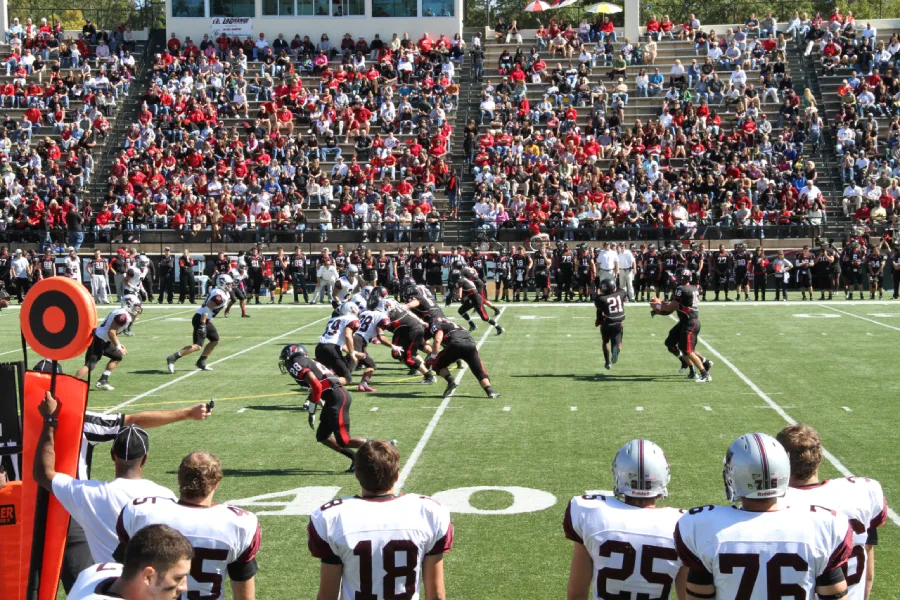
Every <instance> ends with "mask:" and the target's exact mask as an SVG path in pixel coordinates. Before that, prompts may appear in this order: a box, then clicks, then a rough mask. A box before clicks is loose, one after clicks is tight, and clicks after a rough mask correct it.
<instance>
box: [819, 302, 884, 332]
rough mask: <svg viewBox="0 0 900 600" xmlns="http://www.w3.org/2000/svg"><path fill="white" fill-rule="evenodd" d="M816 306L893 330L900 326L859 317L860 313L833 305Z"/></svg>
mask: <svg viewBox="0 0 900 600" xmlns="http://www.w3.org/2000/svg"><path fill="white" fill-rule="evenodd" d="M848 304H849V302H848ZM860 304H861V303H860ZM818 306H821V307H822V308H827V309H828V310H833V311H834V312H838V313H841V314H842V315H847V316H848V317H853V318H854V319H859V320H861V321H868V322H869V323H874V324H875V325H881V326H882V327H887V328H888V329H893V330H894V331H900V327H895V326H893V325H888V324H887V323H881V322H879V321H875V320H873V319H870V318H869V317H861V316H860V315H854V314H853V313H851V312H847V311H846V310H841V309H839V308H835V307H833V306H828V305H827V304H818Z"/></svg>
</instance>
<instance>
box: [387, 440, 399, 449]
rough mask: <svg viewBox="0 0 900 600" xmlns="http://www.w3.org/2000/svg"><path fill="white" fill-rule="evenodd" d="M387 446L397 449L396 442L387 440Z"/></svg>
mask: <svg viewBox="0 0 900 600" xmlns="http://www.w3.org/2000/svg"><path fill="white" fill-rule="evenodd" d="M388 444H390V445H391V446H393V447H394V448H396V447H397V440H388Z"/></svg>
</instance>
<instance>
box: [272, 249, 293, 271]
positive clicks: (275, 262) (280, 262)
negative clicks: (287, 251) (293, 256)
mask: <svg viewBox="0 0 900 600" xmlns="http://www.w3.org/2000/svg"><path fill="white" fill-rule="evenodd" d="M288 260H289V259H288V257H287V256H284V255H283V254H282V255H278V254H276V255H275V256H273V257H272V272H273V273H284V272H285V270H287V266H288Z"/></svg>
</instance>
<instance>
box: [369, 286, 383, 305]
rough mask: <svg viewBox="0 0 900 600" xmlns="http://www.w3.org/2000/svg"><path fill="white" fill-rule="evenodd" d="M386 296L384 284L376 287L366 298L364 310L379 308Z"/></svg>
mask: <svg viewBox="0 0 900 600" xmlns="http://www.w3.org/2000/svg"><path fill="white" fill-rule="evenodd" d="M387 297H388V291H387V288H386V287H384V286H379V287H376V288H375V289H373V290H372V293H371V294H369V297H368V299H366V310H379V309H381V308H383V306H384V305H383V304H382V303H383V302H384V299H385V298H387Z"/></svg>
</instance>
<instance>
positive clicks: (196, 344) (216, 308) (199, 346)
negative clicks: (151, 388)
mask: <svg viewBox="0 0 900 600" xmlns="http://www.w3.org/2000/svg"><path fill="white" fill-rule="evenodd" d="M233 284H234V281H233V280H232V279H231V276H230V275H219V276H217V277H216V286H215V287H214V288H213V289H211V290H209V293H208V294H207V295H206V298H205V299H204V300H203V302H202V303H201V304H200V308H198V309H197V310H196V312H194V317H193V319H191V326H192V327H193V329H194V332H193V334H192V335H193V338H192V340H191V345H190V346H185V347H184V348H182V349H181V350H179V351H178V352H176V353H175V354H170V355H168V356H167V357H166V368H167V369H168V370H169V373H174V372H175V361H177V360H178V359H179V358H182V357H184V356H187V355H188V354H193V353H194V352H199V351H200V350H202V351H203V353H202V354H201V355H200V358H199V359H197V368H198V369H200V370H201V371H212V367H210V366H209V365H207V364H206V360H207V359H208V358H209V356H210V354H212V352H213V350H215V348H216V346H218V344H219V332H218V331H217V330H216V325H215V323H213V319H215V318H216V316H217V315H218V314H219V313H220V312H221V311H222V309H223V308H225V307H226V306H227V305H228V301H229V300H230V299H231V289H232V286H233ZM204 341H205V342H206V346H205V347H204V345H203V343H204Z"/></svg>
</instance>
